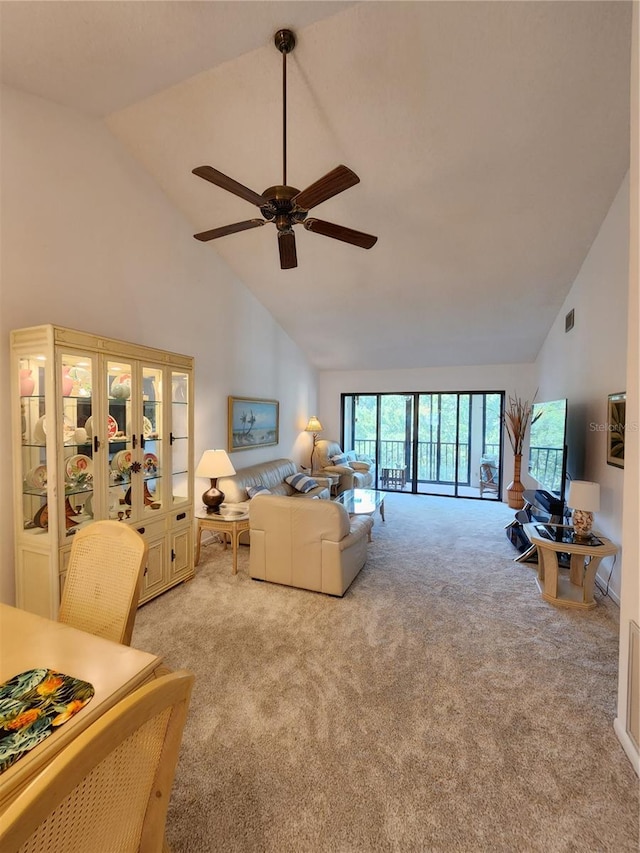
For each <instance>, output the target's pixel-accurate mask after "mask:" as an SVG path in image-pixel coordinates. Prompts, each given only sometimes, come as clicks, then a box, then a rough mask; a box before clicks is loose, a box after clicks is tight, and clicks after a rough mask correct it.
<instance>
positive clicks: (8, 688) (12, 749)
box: [0, 669, 95, 773]
mask: <svg viewBox="0 0 640 853" xmlns="http://www.w3.org/2000/svg"><path fill="white" fill-rule="evenodd" d="M94 692H95V691H94V689H93V685H92V684H89V682H88V681H80V680H79V679H77V678H72V677H71V676H70V675H64V674H63V673H61V672H54V671H53V670H51V669H29V670H27V671H26V672H21V673H19V674H18V675H14V677H13V678H10V679H9V681H5V682H4V683H3V684H0V773H3V772H4V771H5V770H6V769H7V768H8V767H11V765H12V764H14V763H15V762H16V761H17V760H18V759H19V758H21V757H22V756H23V755H24V754H25V753H26V752H28V751H29V750H30V749H33V747H34V746H37V745H38V744H39V743H40V742H41V741H43V740H44V739H45V738H46V737H48V735H50V734H51V733H52V732H53V731H55V729H56V728H57V727H58V726H61V725H63V723H66V722H67V720H70V719H71V717H73V715H74V714H77V713H78V711H79V710H80V709H81V708H84V706H85V705H86V704H87V702H89V701H91V698H92V697H93V694H94Z"/></svg>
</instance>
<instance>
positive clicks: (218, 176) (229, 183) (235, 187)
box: [192, 166, 265, 207]
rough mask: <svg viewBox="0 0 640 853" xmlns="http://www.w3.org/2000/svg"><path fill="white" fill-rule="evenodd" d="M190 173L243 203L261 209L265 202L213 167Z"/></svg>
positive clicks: (197, 168)
mask: <svg viewBox="0 0 640 853" xmlns="http://www.w3.org/2000/svg"><path fill="white" fill-rule="evenodd" d="M192 171H193V174H194V175H197V176H198V177H199V178H204V179H205V181H210V182H211V183H212V184H215V185H216V186H217V187H221V189H223V190H227V192H230V193H233V194H234V195H238V196H240V198H243V199H244V200H245V201H250V202H251V204H257V205H258V207H262V206H263V204H264V203H265V200H264V199H263V198H262V196H261V195H258V193H254V191H253V190H250V189H249V187H245V186H243V185H242V184H239V183H238V182H237V181H234V180H233V178H229V177H227V176H226V175H223V174H222V172H219V171H218V170H217V169H214V168H213V166H197V167H196V168H195V169H193V170H192Z"/></svg>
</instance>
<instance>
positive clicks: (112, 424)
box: [107, 415, 118, 439]
mask: <svg viewBox="0 0 640 853" xmlns="http://www.w3.org/2000/svg"><path fill="white" fill-rule="evenodd" d="M117 432H118V421H117V420H116V419H115V418H114V417H113V415H107V436H108V437H109V439H112V438H115V437H116V433H117Z"/></svg>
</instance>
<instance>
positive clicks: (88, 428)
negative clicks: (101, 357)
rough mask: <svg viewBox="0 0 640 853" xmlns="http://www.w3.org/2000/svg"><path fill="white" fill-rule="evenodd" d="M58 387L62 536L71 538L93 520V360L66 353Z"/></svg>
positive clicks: (61, 360)
mask: <svg viewBox="0 0 640 853" xmlns="http://www.w3.org/2000/svg"><path fill="white" fill-rule="evenodd" d="M57 369H58V370H59V371H60V374H59V379H60V384H59V386H58V388H59V392H60V394H61V413H62V424H61V430H62V445H63V453H62V472H61V477H62V479H61V482H64V497H65V500H64V513H63V517H62V518H61V519H60V523H61V527H62V532H63V533H64V535H66V536H71V535H72V534H73V533H75V531H76V530H77V528H78V526H79V525H81V524H82V523H83V522H88V521H92V520H93V513H94V506H93V497H94V480H93V476H94V471H93V464H94V463H93V441H92V424H93V415H94V411H93V401H94V396H93V377H94V372H95V371H94V365H93V360H92V359H91V358H89V357H87V356H85V355H82V354H79V353H73V352H63V353H62V354H61V357H60V364H59V366H58V368H57Z"/></svg>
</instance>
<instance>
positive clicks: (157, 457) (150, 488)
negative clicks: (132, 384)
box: [140, 365, 164, 515]
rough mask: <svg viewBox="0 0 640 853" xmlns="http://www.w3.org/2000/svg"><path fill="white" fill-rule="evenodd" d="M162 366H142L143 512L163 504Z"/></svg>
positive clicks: (148, 513) (141, 440) (152, 510)
mask: <svg viewBox="0 0 640 853" xmlns="http://www.w3.org/2000/svg"><path fill="white" fill-rule="evenodd" d="M162 396H163V384H162V368H161V367H150V366H148V365H143V367H142V434H141V437H140V446H141V448H142V481H143V496H142V500H143V505H142V511H143V513H144V515H150V514H152V513H153V512H155V511H157V510H159V509H161V508H162V506H163V491H164V490H163V479H162V473H163V469H164V435H163V412H162Z"/></svg>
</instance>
